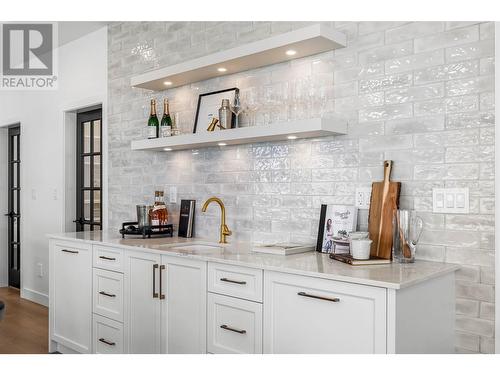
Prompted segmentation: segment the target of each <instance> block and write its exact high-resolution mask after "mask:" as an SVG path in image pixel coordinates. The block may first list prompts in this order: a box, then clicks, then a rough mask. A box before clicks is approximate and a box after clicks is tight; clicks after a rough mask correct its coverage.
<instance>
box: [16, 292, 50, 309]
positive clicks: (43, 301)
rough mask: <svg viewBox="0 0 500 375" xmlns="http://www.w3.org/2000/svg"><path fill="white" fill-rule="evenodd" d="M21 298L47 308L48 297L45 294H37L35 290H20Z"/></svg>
mask: <svg viewBox="0 0 500 375" xmlns="http://www.w3.org/2000/svg"><path fill="white" fill-rule="evenodd" d="M21 298H24V299H27V300H29V301H31V302H35V303H38V304H39V305H43V306H46V307H49V296H48V295H47V294H44V293H40V292H37V291H36V290H32V289H28V288H22V289H21Z"/></svg>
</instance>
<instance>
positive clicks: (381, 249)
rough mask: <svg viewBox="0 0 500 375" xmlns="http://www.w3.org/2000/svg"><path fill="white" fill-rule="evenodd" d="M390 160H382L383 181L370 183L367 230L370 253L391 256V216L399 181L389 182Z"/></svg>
mask: <svg viewBox="0 0 500 375" xmlns="http://www.w3.org/2000/svg"><path fill="white" fill-rule="evenodd" d="M391 170H392V160H386V161H384V181H382V182H374V183H373V184H372V195H371V199H370V213H369V216H368V232H369V233H370V239H371V240H372V244H371V249H370V255H371V256H372V257H379V258H384V259H391V257H392V217H393V213H394V210H396V209H397V208H398V207H399V193H400V192H401V182H391V181H390V179H391Z"/></svg>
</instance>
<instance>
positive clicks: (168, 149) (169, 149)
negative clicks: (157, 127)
mask: <svg viewBox="0 0 500 375" xmlns="http://www.w3.org/2000/svg"><path fill="white" fill-rule="evenodd" d="M163 151H172V149H171V148H170V147H165V148H164V149H163Z"/></svg>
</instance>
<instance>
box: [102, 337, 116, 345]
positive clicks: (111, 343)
mask: <svg viewBox="0 0 500 375" xmlns="http://www.w3.org/2000/svg"><path fill="white" fill-rule="evenodd" d="M99 341H100V342H102V343H103V344H106V345H109V346H115V345H116V343H114V342H111V341H108V340H106V339H103V338H100V339H99Z"/></svg>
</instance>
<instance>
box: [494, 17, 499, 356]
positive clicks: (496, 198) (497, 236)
mask: <svg viewBox="0 0 500 375" xmlns="http://www.w3.org/2000/svg"><path fill="white" fill-rule="evenodd" d="M499 58H500V22H495V61H499ZM499 90H500V67H499V66H498V64H495V93H497V94H496V95H495V127H497V125H498V119H499V116H500V108H499V107H500V95H498V92H500V91H499ZM498 145H500V132H499V131H495V149H496V151H495V303H496V305H495V331H496V332H495V353H497V354H499V353H500V308H499V307H498V306H499V304H500V202H499V199H500V152H498Z"/></svg>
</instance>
